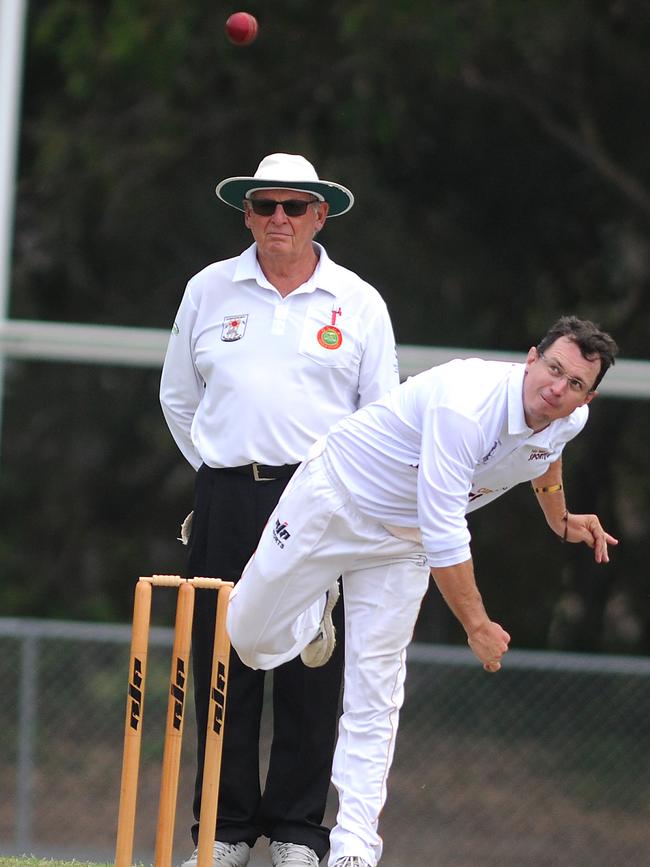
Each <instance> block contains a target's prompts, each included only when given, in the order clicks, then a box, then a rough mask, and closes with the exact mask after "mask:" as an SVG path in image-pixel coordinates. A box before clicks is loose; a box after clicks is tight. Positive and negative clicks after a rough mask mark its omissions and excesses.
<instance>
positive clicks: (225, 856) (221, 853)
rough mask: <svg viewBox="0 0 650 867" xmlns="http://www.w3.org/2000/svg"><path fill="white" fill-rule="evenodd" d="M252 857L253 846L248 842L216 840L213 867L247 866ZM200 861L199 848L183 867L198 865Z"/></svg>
mask: <svg viewBox="0 0 650 867" xmlns="http://www.w3.org/2000/svg"><path fill="white" fill-rule="evenodd" d="M250 858H251V847H250V846H249V845H248V843H222V842H221V840H215V841H214V849H213V850H212V867H246V865H247V864H248V862H249V861H250ZM198 862H199V850H198V848H197V849H195V850H194V852H192V854H191V855H190V857H189V858H188V859H187V861H183V863H182V865H181V867H197V864H198Z"/></svg>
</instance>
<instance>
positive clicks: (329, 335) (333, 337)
mask: <svg viewBox="0 0 650 867" xmlns="http://www.w3.org/2000/svg"><path fill="white" fill-rule="evenodd" d="M341 315H342V311H341V308H340V307H339V309H338V310H332V321H331V323H330V324H329V325H324V326H323V327H322V328H321V329H320V331H319V332H318V334H317V335H316V340H318V342H319V343H320V345H321V346H322V347H323V349H338V348H339V346H340V345H341V344H342V343H343V335H342V334H341V331H340V329H339V328H337V327H336V317H337V316H341Z"/></svg>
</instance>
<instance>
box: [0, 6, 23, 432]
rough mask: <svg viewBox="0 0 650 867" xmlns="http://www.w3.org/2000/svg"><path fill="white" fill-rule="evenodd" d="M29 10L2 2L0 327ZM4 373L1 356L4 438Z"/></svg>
mask: <svg viewBox="0 0 650 867" xmlns="http://www.w3.org/2000/svg"><path fill="white" fill-rule="evenodd" d="M26 8H27V0H0V325H1V324H2V323H3V322H5V321H6V319H7V316H8V313H9V292H10V274H11V252H12V241H13V227H14V198H15V189H16V164H17V153H18V125H19V124H18V121H19V112H20V95H21V90H22V72H23V51H24V38H25V14H26ZM4 373H5V360H4V355H3V354H2V353H1V352H0V438H1V436H2V404H3V394H4Z"/></svg>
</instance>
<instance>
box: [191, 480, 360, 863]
mask: <svg viewBox="0 0 650 867" xmlns="http://www.w3.org/2000/svg"><path fill="white" fill-rule="evenodd" d="M287 483H288V479H277V480H274V481H266V482H256V481H254V479H253V478H252V477H248V476H245V475H239V474H237V473H233V472H231V471H228V470H215V469H211V468H209V467H206V466H202V467H201V468H200V469H199V472H198V474H197V480H196V495H195V503H194V519H193V524H192V533H191V537H190V543H189V558H188V574H189V575H191V576H207V577H214V578H223V579H224V580H227V581H237V580H238V579H239V577H240V575H241V572H242V570H243V568H244V566H245V565H246V563H247V562H248V559H249V558H250V556H251V554H252V553H253V551H254V550H255V547H256V546H257V542H258V540H259V537H260V534H261V532H262V529H263V528H264V525H265V523H266V521H267V518H268V517H269V515H270V514H271V512H272V511H273V509H274V508H275V505H276V503H277V501H278V499H279V498H280V495H281V493H282V491H283V490H284V488H285V487H286V485H287ZM215 596H216V594H214V593H213V592H211V591H209V590H198V591H197V593H196V605H195V613H194V625H193V633H192V654H193V672H194V700H195V706H196V721H197V738H198V749H197V775H196V787H195V794H194V817H195V819H196V820H197V823H196V824H195V825H194V826H193V828H192V837H193V838H194V842H195V843H196V842H197V840H198V818H199V812H200V806H201V786H202V780H203V773H202V770H203V757H204V752H205V732H206V726H207V712H208V697H209V691H210V677H211V666H212V643H213V638H214V623H215V605H216V601H215ZM334 612H335V622H336V627H337V637H338V639H339V640H338V641H337V647H336V650H335V652H334V655H333V657H332V659H331V660H330V661H329V662H328V663H327V665H325V666H323V667H322V668H316V669H310V668H306V667H305V666H304V665H303V664H302V662H301V661H300V659H296V660H293V661H292V662H289V663H287V664H286V665H283V666H281V667H280V668H277V669H275V670H274V671H273V672H272V676H273V741H272V745H271V754H270V763H269V768H268V773H267V776H266V784H265V786H264V790H263V791H262V789H261V786H260V767H259V738H260V719H261V715H262V706H263V698H264V677H265V674H266V672H264V671H254V670H253V669H250V668H247V667H246V666H245V665H244V664H243V663H242V662H241V661H240V659H239V657H238V656H237V654H236V653H234V651H233V652H232V653H231V656H230V673H229V680H228V693H227V702H226V722H225V728H224V741H223V755H222V763H221V783H220V788H219V809H218V818H217V828H216V835H215V836H216V838H217V839H219V840H222V841H224V842H227V843H239V842H242V841H243V842H245V843H248V844H249V845H250V846H253V845H254V844H255V841H256V840H257V838H258V837H260V836H266V837H269V839H270V840H272V841H274V840H277V841H281V842H285V843H300V844H302V845H305V846H310V847H311V848H312V849H313V850H314V851H315V852H316V854H317V855H318V856H319V858H323V857H324V856H325V854H326V853H327V850H328V848H329V830H328V829H327V828H325V827H323V825H322V824H321V823H322V821H323V815H324V812H325V804H326V800H327V793H328V789H329V782H330V775H331V768H332V756H333V753H334V744H335V740H336V726H337V720H338V715H339V699H340V688H341V676H342V670H343V641H342V638H343V612H342V605H341V603H339V604H338V605H337V606H336V608H335V609H334Z"/></svg>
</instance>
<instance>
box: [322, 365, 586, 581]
mask: <svg viewBox="0 0 650 867" xmlns="http://www.w3.org/2000/svg"><path fill="white" fill-rule="evenodd" d="M524 370H525V365H524V364H511V363H506V362H500V361H484V360H482V359H478V358H471V359H466V360H455V361H450V362H448V363H447V364H442V365H440V366H438V367H433V368H431V369H430V370H427V371H425V372H424V373H421V374H418V375H417V376H414V377H411V378H409V379H408V380H407V381H406V382H405V383H403V384H402V385H401V386H399V387H397V388H394V389H392V390H391V391H390V392H389V393H388V394H387V395H385V396H384V397H382V398H381V399H380V400H378V401H377V402H375V403H373V404H371V405H370V406H367V407H365V408H363V409H361V410H359V411H358V412H356V413H354V415H352V416H350V417H349V418H347V419H344V420H343V421H341V422H339V423H338V424H337V425H335V426H334V427H333V428H332V430H331V431H330V433H329V434H328V436H327V441H326V448H325V455H326V459H327V460H328V461H329V463H330V465H331V466H332V468H333V470H334V471H335V473H336V474H337V476H338V477H339V478H340V479H341V481H342V482H343V484H344V485H345V486H346V487H347V489H348V490H349V491H350V493H351V496H352V499H353V501H354V503H355V505H356V506H357V508H358V509H359V510H360V511H361V512H363V513H364V514H366V515H369V516H370V517H372V518H375V519H376V520H377V521H379V522H380V523H382V524H384V525H385V526H388V527H392V528H399V527H407V528H419V529H420V531H421V534H422V542H423V545H424V549H425V551H426V552H427V555H428V558H429V564H430V566H451V565H454V564H456V563H462V562H463V561H465V560H467V559H469V557H470V548H469V542H470V532H469V529H468V526H467V520H466V518H465V515H466V513H467V512H471V511H473V510H474V509H477V508H479V507H481V506H484V505H486V504H487V503H489V502H491V501H492V500H494V499H496V497H499V496H501V494H504V493H505V492H506V491H507V490H509V489H510V488H511V487H513V485H516V484H518V483H519V482H523V481H527V480H531V479H534V478H537V477H538V476H540V475H542V474H543V473H544V472H545V471H546V470H547V468H548V466H549V464H551V463H553V462H554V461H556V460H557V459H558V458H559V457H560V455H561V454H562V450H563V449H564V446H565V445H566V443H567V442H568V441H569V440H571V439H573V437H575V436H576V435H577V434H578V433H579V432H580V431H581V430H582V428H583V427H584V425H585V424H586V421H587V417H588V414H589V411H588V408H587V406H582V407H579V408H578V409H576V410H574V411H573V412H572V413H571V415H570V416H568V417H567V418H563V419H558V420H557V421H554V422H551V424H550V425H549V426H548V427H547V428H545V429H544V430H543V431H540V432H539V433H534V432H533V431H532V430H531V429H530V428H529V427H528V426H527V424H526V420H525V417H524V409H523V397H522V389H523V380H524Z"/></svg>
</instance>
